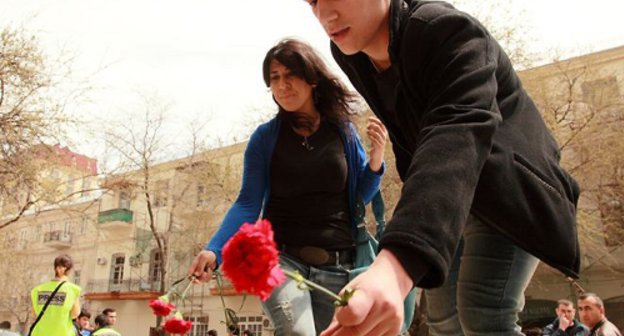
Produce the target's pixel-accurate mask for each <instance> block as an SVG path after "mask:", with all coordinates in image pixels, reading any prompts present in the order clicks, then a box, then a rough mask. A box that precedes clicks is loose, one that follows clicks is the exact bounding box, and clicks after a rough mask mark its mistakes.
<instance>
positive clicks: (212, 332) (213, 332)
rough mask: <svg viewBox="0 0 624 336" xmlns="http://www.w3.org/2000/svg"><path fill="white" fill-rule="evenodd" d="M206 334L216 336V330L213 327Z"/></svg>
mask: <svg viewBox="0 0 624 336" xmlns="http://www.w3.org/2000/svg"><path fill="white" fill-rule="evenodd" d="M208 336H217V331H216V330H214V329H210V330H208Z"/></svg>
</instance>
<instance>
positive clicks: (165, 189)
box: [153, 180, 169, 207]
mask: <svg viewBox="0 0 624 336" xmlns="http://www.w3.org/2000/svg"><path fill="white" fill-rule="evenodd" d="M168 194H169V180H160V181H156V184H155V185H154V192H153V200H154V207H165V206H167V196H168Z"/></svg>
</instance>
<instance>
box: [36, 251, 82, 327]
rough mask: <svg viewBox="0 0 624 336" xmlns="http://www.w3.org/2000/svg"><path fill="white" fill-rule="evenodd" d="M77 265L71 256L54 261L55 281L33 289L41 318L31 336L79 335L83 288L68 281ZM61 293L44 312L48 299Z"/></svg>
mask: <svg viewBox="0 0 624 336" xmlns="http://www.w3.org/2000/svg"><path fill="white" fill-rule="evenodd" d="M73 267H74V263H73V262H72V259H71V257H70V256H69V255H67V254H63V255H60V256H58V257H56V259H54V279H52V280H50V281H47V282H44V283H42V284H40V285H38V286H37V287H35V288H33V290H32V291H31V293H30V297H31V300H32V305H33V312H34V314H35V316H39V315H40V314H41V318H40V319H39V321H38V322H36V324H35V325H34V328H32V329H31V333H30V335H31V336H50V335H55V336H56V335H59V336H67V335H75V329H74V324H73V322H72V320H73V319H75V318H76V317H78V315H79V314H80V301H79V297H80V292H81V289H80V287H79V286H77V285H75V284H73V283H71V282H69V281H68V276H69V273H70V271H71V269H72V268H73ZM57 288H58V290H57V292H56V293H55V294H54V297H52V299H51V300H50V303H49V304H48V306H47V307H46V309H45V311H44V312H43V313H41V311H42V310H43V307H44V305H45V304H46V302H47V301H48V298H49V297H50V295H52V293H53V292H54V290H55V289H57Z"/></svg>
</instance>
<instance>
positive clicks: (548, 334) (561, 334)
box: [542, 318, 589, 336]
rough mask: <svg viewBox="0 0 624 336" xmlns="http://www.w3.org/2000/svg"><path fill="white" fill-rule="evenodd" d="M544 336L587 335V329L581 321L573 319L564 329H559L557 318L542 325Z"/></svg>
mask: <svg viewBox="0 0 624 336" xmlns="http://www.w3.org/2000/svg"><path fill="white" fill-rule="evenodd" d="M542 333H543V335H544V336H588V335H589V329H588V328H587V327H586V326H585V325H584V324H582V323H581V322H579V321H577V320H574V323H573V324H572V325H571V326H569V327H568V328H566V330H565V331H563V330H561V329H559V318H556V319H555V321H554V322H553V323H551V324H549V325H547V326H545V327H544V330H543V332H542Z"/></svg>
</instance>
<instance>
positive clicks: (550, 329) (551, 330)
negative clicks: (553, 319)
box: [542, 323, 565, 336]
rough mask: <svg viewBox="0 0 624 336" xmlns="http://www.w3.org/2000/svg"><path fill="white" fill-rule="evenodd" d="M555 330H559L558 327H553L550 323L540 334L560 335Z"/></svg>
mask: <svg viewBox="0 0 624 336" xmlns="http://www.w3.org/2000/svg"><path fill="white" fill-rule="evenodd" d="M557 331H561V330H560V329H559V328H555V325H554V324H553V323H551V324H549V325H547V326H545V327H544V330H542V335H544V336H554V335H560V334H558V333H557ZM564 335H565V334H564Z"/></svg>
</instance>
